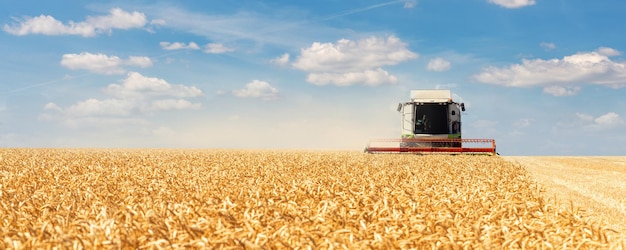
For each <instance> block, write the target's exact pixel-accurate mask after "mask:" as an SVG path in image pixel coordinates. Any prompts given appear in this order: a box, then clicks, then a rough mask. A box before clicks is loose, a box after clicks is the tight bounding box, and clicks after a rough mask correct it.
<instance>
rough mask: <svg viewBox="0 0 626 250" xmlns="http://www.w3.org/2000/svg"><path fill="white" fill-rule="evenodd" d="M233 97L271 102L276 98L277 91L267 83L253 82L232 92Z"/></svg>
mask: <svg viewBox="0 0 626 250" xmlns="http://www.w3.org/2000/svg"><path fill="white" fill-rule="evenodd" d="M233 95H235V96H237V97H242V98H260V99H263V100H272V99H275V98H276V97H277V96H278V89H277V88H274V87H272V85H270V84H269V83H268V82H265V81H259V80H254V81H252V82H249V83H248V84H246V86H245V87H244V88H243V89H238V90H233Z"/></svg>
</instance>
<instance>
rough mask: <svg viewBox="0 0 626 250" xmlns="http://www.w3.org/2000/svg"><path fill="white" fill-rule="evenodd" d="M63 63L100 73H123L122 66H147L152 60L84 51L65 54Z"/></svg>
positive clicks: (70, 67) (72, 68)
mask: <svg viewBox="0 0 626 250" xmlns="http://www.w3.org/2000/svg"><path fill="white" fill-rule="evenodd" d="M61 65H63V66H65V67H66V68H68V69H71V70H78V69H84V70H88V71H91V72H94V73H100V74H107V75H113V74H123V73H124V72H126V70H125V69H124V68H122V66H125V65H128V66H137V67H141V68H146V67H150V66H152V60H150V58H148V57H141V56H131V57H129V58H128V59H126V60H124V59H121V58H119V57H117V56H107V55H105V54H91V53H88V52H82V53H80V54H65V55H63V58H62V59H61Z"/></svg>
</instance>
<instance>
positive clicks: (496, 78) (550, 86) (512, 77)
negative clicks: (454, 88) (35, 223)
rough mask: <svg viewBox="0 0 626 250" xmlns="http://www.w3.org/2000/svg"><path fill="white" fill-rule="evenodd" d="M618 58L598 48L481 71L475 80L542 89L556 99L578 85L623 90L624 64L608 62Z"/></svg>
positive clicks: (625, 77) (612, 50)
mask: <svg viewBox="0 0 626 250" xmlns="http://www.w3.org/2000/svg"><path fill="white" fill-rule="evenodd" d="M620 54H621V52H619V51H617V50H615V49H612V48H606V47H601V48H598V49H597V50H595V51H592V52H580V53H576V54H574V55H571V56H565V57H563V58H562V59H550V60H543V59H533V60H528V59H523V60H522V63H521V64H514V65H510V66H506V67H502V68H498V67H494V66H490V67H487V68H484V69H483V70H482V72H481V73H480V74H477V75H474V79H475V80H477V81H479V82H482V83H488V84H496V85H502V86H508V87H533V86H541V87H544V88H545V89H544V91H545V92H546V93H551V94H556V95H559V94H560V95H568V94H575V93H576V92H577V91H578V90H579V87H578V86H579V85H581V84H597V85H604V86H607V87H611V88H622V87H626V62H623V61H614V60H611V58H610V57H612V56H617V55H620ZM554 86H557V87H554Z"/></svg>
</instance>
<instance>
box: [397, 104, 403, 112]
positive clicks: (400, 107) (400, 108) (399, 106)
mask: <svg viewBox="0 0 626 250" xmlns="http://www.w3.org/2000/svg"><path fill="white" fill-rule="evenodd" d="M397 110H398V112H400V111H401V110H402V103H398V109H397Z"/></svg>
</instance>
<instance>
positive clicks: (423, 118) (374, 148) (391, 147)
mask: <svg viewBox="0 0 626 250" xmlns="http://www.w3.org/2000/svg"><path fill="white" fill-rule="evenodd" d="M464 111H465V104H464V103H457V102H455V101H453V100H452V95H451V93H450V90H412V91H411V100H410V101H409V102H404V103H399V104H398V112H400V114H401V123H400V125H401V136H400V138H397V139H375V140H370V142H369V143H368V145H367V147H366V148H365V151H366V152H368V153H448V154H491V155H495V154H496V143H495V140H493V139H463V138H462V135H461V132H462V129H461V127H462V122H461V114H462V112H464Z"/></svg>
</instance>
